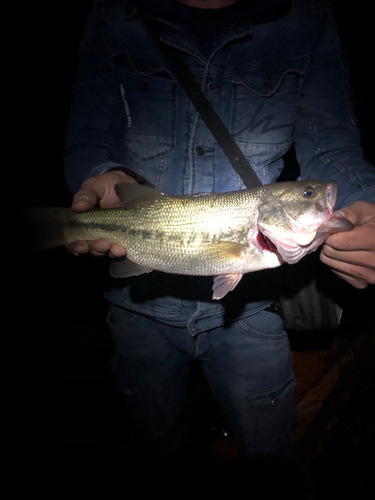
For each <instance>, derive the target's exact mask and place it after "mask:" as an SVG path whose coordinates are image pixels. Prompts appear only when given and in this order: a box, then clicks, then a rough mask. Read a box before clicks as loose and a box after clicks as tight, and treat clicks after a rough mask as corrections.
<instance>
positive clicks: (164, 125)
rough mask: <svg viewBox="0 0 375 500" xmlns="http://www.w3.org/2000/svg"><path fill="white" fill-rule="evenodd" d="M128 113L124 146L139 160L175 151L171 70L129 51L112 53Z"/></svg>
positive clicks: (174, 85) (174, 87)
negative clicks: (134, 56) (142, 59)
mask: <svg viewBox="0 0 375 500" xmlns="http://www.w3.org/2000/svg"><path fill="white" fill-rule="evenodd" d="M113 62H114V65H115V71H116V75H117V80H118V85H119V92H120V94H121V101H122V105H123V112H124V115H125V120H124V123H125V127H124V128H125V130H124V132H123V138H124V147H125V148H126V149H127V150H129V151H130V152H131V153H132V154H133V155H135V156H136V158H137V159H138V160H139V161H143V162H145V161H151V160H155V159H157V158H161V157H163V156H165V155H167V154H169V153H171V152H173V150H174V147H175V143H176V112H177V96H176V84H175V82H174V81H173V80H172V78H171V77H170V75H169V73H168V72H167V71H166V70H165V69H164V68H162V67H157V66H155V65H152V64H150V63H148V62H145V61H138V60H137V61H136V62H135V61H133V60H132V59H131V57H130V56H129V55H128V54H127V53H126V52H120V53H118V54H116V55H114V56H113Z"/></svg>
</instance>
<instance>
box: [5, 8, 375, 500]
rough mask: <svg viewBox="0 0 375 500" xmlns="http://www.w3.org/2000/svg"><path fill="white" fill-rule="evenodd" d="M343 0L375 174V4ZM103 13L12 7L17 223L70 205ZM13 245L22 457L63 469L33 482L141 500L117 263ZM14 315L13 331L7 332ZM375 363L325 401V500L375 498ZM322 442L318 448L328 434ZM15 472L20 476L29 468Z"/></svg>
mask: <svg viewBox="0 0 375 500" xmlns="http://www.w3.org/2000/svg"><path fill="white" fill-rule="evenodd" d="M333 3H334V5H335V8H336V10H337V18H338V23H339V28H340V32H341V35H342V39H343V43H344V47H345V51H346V55H347V59H348V61H349V63H350V69H351V77H352V84H353V95H354V103H355V109H356V113H357V117H358V120H359V127H360V131H361V136H362V143H363V149H364V152H365V156H366V157H367V159H369V160H370V161H371V162H372V163H373V164H374V165H375V141H374V137H375V135H374V133H375V127H374V112H375V106H374V78H373V73H374V68H373V66H374V60H375V56H374V46H375V44H374V36H373V33H374V28H373V25H374V23H373V21H371V19H370V18H371V17H373V14H372V9H371V3H369V2H366V1H364V0H360V1H357V2H340V1H337V0H334V1H333ZM91 4H92V1H91V0H52V1H51V2H44V1H38V0H37V1H34V2H28V1H14V2H13V4H12V5H13V6H14V7H16V9H15V11H14V13H13V14H12V18H11V27H12V29H11V30H10V32H11V35H8V40H7V42H4V47H3V51H4V52H6V53H8V54H10V60H11V61H10V68H9V67H8V69H6V67H5V69H4V68H3V69H4V71H5V74H7V75H8V76H9V79H6V80H7V81H6V86H7V87H8V86H9V91H7V94H5V95H3V97H4V99H5V103H4V108H5V107H7V106H9V108H10V116H9V121H8V125H7V124H5V129H6V135H5V137H6V140H5V144H4V150H5V151H6V150H8V158H10V159H6V160H3V186H5V189H4V191H3V192H4V193H5V204H4V206H3V213H5V216H6V212H7V210H9V211H11V210H12V209H13V208H14V207H29V206H69V205H70V203H71V199H72V195H71V193H70V192H69V191H68V189H67V187H66V186H65V184H64V177H63V149H64V137H65V132H66V127H67V122H68V117H69V108H70V102H71V97H72V91H73V82H74V74H75V69H76V63H77V58H78V48H79V42H80V38H81V36H82V32H83V29H84V26H85V22H86V19H87V15H88V12H89V10H90V7H91ZM7 44H9V45H8V47H7V46H6V45H7ZM3 78H4V76H3ZM8 141H9V142H8ZM4 242H5V245H6V247H3V253H4V257H3V265H4V270H5V275H6V277H7V280H8V279H9V280H10V282H9V285H7V286H6V289H5V290H4V291H3V294H5V295H6V296H7V297H6V301H5V304H6V306H5V307H4V316H3V317H4V327H3V328H4V330H5V331H6V337H7V338H9V339H10V344H11V346H10V348H9V350H8V351H7V352H8V355H9V358H10V359H12V361H11V366H12V369H11V368H9V374H10V375H9V378H10V380H11V386H10V387H11V392H12V399H13V398H14V400H15V404H14V405H11V408H13V410H10V419H11V420H13V416H12V412H13V411H14V419H17V420H18V422H19V423H18V424H17V429H16V430H15V431H14V436H15V439H14V442H15V443H17V444H16V445H15V446H16V447H17V449H18V453H21V454H24V456H26V457H29V458H28V460H29V461H30V465H33V466H34V467H35V466H36V468H39V466H38V465H37V464H36V463H34V459H33V453H34V452H33V450H37V449H40V448H42V447H43V450H45V452H44V458H45V459H46V462H47V463H48V464H49V465H50V466H52V467H53V469H54V470H53V472H51V473H50V472H48V473H47V474H43V475H42V474H41V471H39V474H37V475H36V476H35V477H34V481H36V482H37V484H38V477H39V479H40V485H39V486H36V489H35V491H39V489H42V485H44V484H45V483H46V482H47V481H49V480H50V479H51V480H53V481H54V483H55V484H54V486H53V487H51V490H50V491H51V493H50V494H48V495H47V496H48V498H56V499H61V500H62V499H63V500H65V499H71V498H75V497H78V496H80V498H82V499H86V498H102V499H112V498H120V497H121V498H137V496H136V494H135V493H132V491H133V489H134V488H136V486H137V481H136V480H135V478H134V477H131V473H127V472H126V471H129V470H131V469H128V468H127V467H128V464H129V463H131V462H132V457H131V456H128V453H127V449H126V440H127V426H126V416H124V410H123V408H122V404H121V401H120V398H119V396H118V394H117V393H116V391H115V389H114V387H113V386H112V379H111V373H110V366H109V364H110V359H111V356H112V345H111V340H110V337H109V333H108V331H107V329H106V304H105V302H104V300H103V299H102V289H103V287H104V286H105V283H106V280H107V268H108V260H107V259H95V258H93V257H91V256H87V257H81V258H75V257H73V256H71V255H69V254H68V253H67V252H66V251H65V249H62V248H60V249H56V250H53V251H50V252H47V253H46V252H43V253H42V254H32V255H30V254H28V253H27V243H26V242H25V249H19V248H17V249H13V248H12V245H11V242H9V241H7V239H6V235H5V238H4ZM5 248H6V249H7V251H6V252H5ZM8 268H9V269H8ZM373 292H374V289H373V287H372V289H371V290H370V289H368V290H365V291H364V292H358V291H354V290H349V288H348V293H349V294H350V300H349V303H350V306H349V310H348V313H347V314H348V315H349V318H348V320H347V321H348V324H349V325H352V324H354V323H355V322H356V321H357V324H358V325H359V326H358V328H362V326H361V325H363V328H365V329H366V328H369V327H368V325H369V324H371V322H372V317H373V308H374V304H375V301H373V298H374V294H373ZM7 317H10V318H11V321H10V322H9V323H8V326H5V325H6V322H5V318H7ZM374 324H375V322H374ZM370 330H371V328H370V329H369V331H370ZM373 334H374V328H372V335H373ZM330 335H331V334H329V333H327V334H326V335H325V337H324V338H322V336H315V337H314V338H309V339H307V340H306V343H305V344H303V341H301V339H300V338H299V339H295V338H291V342H293V341H295V342H296V346H297V347H296V348H297V349H306V350H309V349H322V350H329V349H330V346H331V344H330V342H331V341H332V337H331V336H330ZM369 335H371V333H369ZM292 346H293V344H292ZM361 355H362V354H361ZM371 360H372V363H371ZM373 361H374V356H373V351H372V352H371V353H369V352H367V353H366V354H365V355H364V357H363V358H360V359H354V362H353V363H354V365H353V366H355V367H356V368H355V370H354V372H350V373H351V374H352V375H353V377H354V380H355V387H354V389H353V388H352V389H351V390H349V392H345V391H346V385H345V383H346V382H345V381H344V382H342V384H344V389H343V390H344V392H345V394H346V395H347V394H349V396H345V397H343V398H340V397H339V396H337V399H336V400H335V401H336V403H335V402H333V403H332V402H331V403H327V404H328V405H329V404H331V406H332V405H333V409H331V410H329V409H328V410H327V411H326V413H327V412H328V413H329V411H331V414H330V415H331V416H332V415H334V417H333V418H331V416H329V417H327V418H328V420H327V421H323V420H322V423H321V426H322V427H324V426H325V427H327V425H328V424H329V425H330V426H333V427H334V429H333V430H331V431H330V432H329V435H328V434H327V433H325V434H324V435H325V436H326V438H325V440H324V443H323V444H322V446H321V448H320V449H319V452H316V450H315V451H314V452H315V453H316V454H315V455H314V457H313V458H311V460H310V461H309V467H310V468H311V470H312V475H313V477H314V480H315V482H316V485H317V486H316V488H317V490H318V496H317V498H318V499H319V500H324V499H328V498H329V499H330V500H331V499H334V498H340V497H341V496H343V495H345V494H347V495H349V494H351V495H352V496H353V497H354V498H357V499H361V498H367V497H368V495H369V494H371V493H372V494H373V493H374V492H375V489H374V486H373V478H372V477H371V469H372V470H373V467H374V460H373V456H367V454H368V453H370V452H371V453H372V452H373V447H372V446H371V444H370V443H371V441H372V442H373V438H374V431H373V426H372V425H370V421H371V422H373V421H374V416H375V415H374V414H371V413H370V412H371V409H372V410H373V408H375V404H374V403H375V400H374V389H375V382H374V378H373V376H374V368H373V366H374V365H373ZM13 372H15V375H14V376H13ZM355 377H356V378H355ZM349 378H350V377H349ZM36 394H38V395H39V397H37V396H36ZM335 405H337V406H336V407H335ZM372 405H373V406H372ZM8 411H9V410H8ZM340 415H347V418H340ZM371 415H372V416H371ZM333 424H335V425H333ZM208 425H209V424H208ZM317 435H319V437H318V438H317V440H319V439H320V436H321V434H319V433H318V434H317ZM45 441H46V443H47V446H46V447H45V448H44V445H42V442H45ZM31 442H32V443H33V444H32V445H31V444H29V443H31ZM122 442H123V443H124V444H123V446H121V443H122ZM30 451H31V453H30ZM35 460H36V459H35ZM24 467H28V464H27V463H25V465H24ZM17 470H18V474H20V475H21V476H22V475H23V471H22V470H20V469H19V467H18V469H17ZM46 470H47V469H46ZM124 471H125V472H124ZM129 474H130V477H129ZM46 475H47V476H48V477H47V478H46ZM150 480H151V479H150ZM185 480H186V479H185ZM139 481H141V482H142V481H145V482H147V481H148V478H146V477H144V478H142V477H141V478H140V479H139ZM186 482H188V481H186ZM119 485H120V486H119ZM151 491H152V489H151ZM121 492H122V493H123V495H122V494H121ZM206 498H210V496H209V495H206ZM212 498H214V496H212ZM217 498H219V496H217ZM232 498H237V497H234V496H233V497H232ZM293 498H294V497H293ZM295 498H299V497H298V496H296V497H295Z"/></svg>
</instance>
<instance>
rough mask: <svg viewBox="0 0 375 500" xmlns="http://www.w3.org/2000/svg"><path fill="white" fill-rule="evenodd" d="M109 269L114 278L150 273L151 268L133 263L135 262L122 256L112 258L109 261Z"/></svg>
mask: <svg viewBox="0 0 375 500" xmlns="http://www.w3.org/2000/svg"><path fill="white" fill-rule="evenodd" d="M109 271H110V274H111V276H113V277H114V278H130V276H139V275H140V274H145V273H150V272H151V271H152V269H150V268H148V267H144V266H140V265H139V264H135V262H132V261H131V260H129V259H128V258H126V257H124V258H121V259H114V260H113V261H112V262H111V265H110V269H109Z"/></svg>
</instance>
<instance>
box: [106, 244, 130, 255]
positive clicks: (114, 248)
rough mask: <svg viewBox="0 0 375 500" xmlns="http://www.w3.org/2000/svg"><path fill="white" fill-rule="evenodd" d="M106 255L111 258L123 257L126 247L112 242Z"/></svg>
mask: <svg viewBox="0 0 375 500" xmlns="http://www.w3.org/2000/svg"><path fill="white" fill-rule="evenodd" d="M108 255H109V256H110V257H113V258H119V257H125V255H126V248H124V247H123V246H122V245H119V244H118V243H114V244H113V245H111V248H110V250H109V253H108Z"/></svg>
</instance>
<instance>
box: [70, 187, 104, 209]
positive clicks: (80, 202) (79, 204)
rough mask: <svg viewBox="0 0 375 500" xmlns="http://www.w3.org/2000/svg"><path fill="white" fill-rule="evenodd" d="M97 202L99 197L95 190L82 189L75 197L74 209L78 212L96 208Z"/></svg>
mask: <svg viewBox="0 0 375 500" xmlns="http://www.w3.org/2000/svg"><path fill="white" fill-rule="evenodd" d="M97 203H98V198H97V196H96V195H95V194H94V193H93V191H89V190H87V189H80V190H79V191H78V192H77V193H76V195H75V196H74V198H73V202H72V209H73V210H75V211H76V212H84V211H86V210H90V209H91V208H94V207H95V206H96V204H97Z"/></svg>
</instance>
